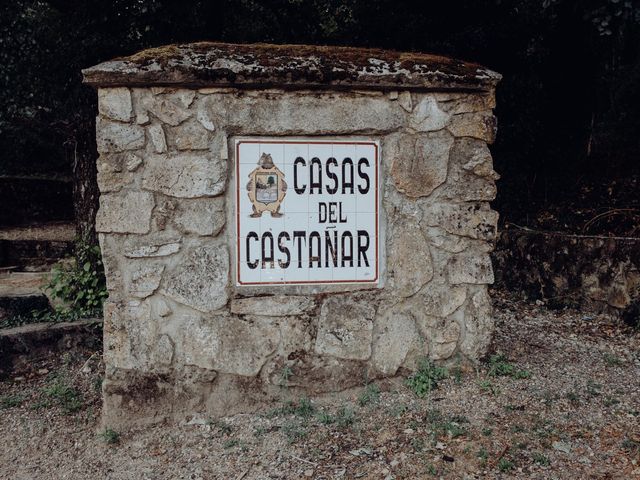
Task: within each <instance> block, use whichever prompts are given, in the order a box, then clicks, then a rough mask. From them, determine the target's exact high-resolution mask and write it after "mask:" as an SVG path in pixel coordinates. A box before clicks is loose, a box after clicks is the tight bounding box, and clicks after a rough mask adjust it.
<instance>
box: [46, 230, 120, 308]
mask: <svg viewBox="0 0 640 480" xmlns="http://www.w3.org/2000/svg"><path fill="white" fill-rule="evenodd" d="M47 289H48V291H49V292H50V293H51V295H52V296H53V297H54V298H56V299H59V300H61V301H62V302H64V306H63V307H61V308H59V309H58V310H57V311H56V313H55V314H54V318H53V319H54V320H55V319H70V318H80V317H92V316H101V315H102V304H103V302H104V300H105V299H106V298H107V296H108V293H107V286H106V280H105V276H104V268H103V265H102V258H101V254H100V247H99V246H98V245H90V244H89V243H88V242H87V241H86V240H81V241H79V242H77V243H76V252H75V258H74V259H73V261H72V262H71V263H68V264H64V263H63V264H58V265H56V266H55V267H54V268H53V269H52V276H51V279H50V280H49V285H48V286H47Z"/></svg>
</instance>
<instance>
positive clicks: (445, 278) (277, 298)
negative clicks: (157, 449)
mask: <svg viewBox="0 0 640 480" xmlns="http://www.w3.org/2000/svg"><path fill="white" fill-rule="evenodd" d="M98 94H99V117H98V120H97V144H98V149H99V152H100V158H99V160H98V171H99V173H98V182H99V186H100V190H101V192H102V193H101V198H100V211H99V214H98V218H97V230H98V231H99V232H100V243H101V246H102V252H103V256H104V263H105V267H106V273H107V281H108V289H109V300H108V301H107V302H106V305H105V324H104V355H105V363H106V366H107V371H106V377H105V382H104V387H103V388H104V399H105V405H104V410H103V421H104V423H105V425H109V426H119V427H122V426H127V425H130V424H131V422H132V421H135V422H137V423H140V422H143V421H159V420H163V419H167V418H169V419H174V420H179V419H181V418H183V417H184V416H185V415H188V414H195V413H199V414H202V415H214V416H215V415H221V414H231V413H234V412H240V411H248V410H251V409H254V408H256V406H258V405H260V404H262V403H264V402H267V401H269V400H273V399H275V398H279V397H280V396H281V394H282V388H283V387H287V388H288V389H289V391H290V392H291V393H292V394H300V395H302V394H305V395H313V394H319V393H323V392H332V391H340V390H344V389H347V388H350V387H354V386H357V385H362V384H364V383H365V382H366V381H367V380H371V379H375V378H380V377H384V376H393V375H396V374H398V373H399V372H407V371H410V370H412V369H413V368H414V367H415V366H416V362H417V361H418V359H420V358H421V357H429V358H431V359H433V360H434V361H441V362H446V361H449V360H451V359H454V358H456V359H462V360H468V361H474V360H477V359H478V358H479V357H480V356H481V355H482V354H483V353H484V352H485V350H486V348H487V345H488V343H489V341H490V339H491V335H492V331H493V319H492V315H491V304H490V299H489V297H488V293H487V284H490V283H492V282H493V270H492V266H491V260H490V257H489V253H490V251H491V250H492V248H493V242H494V240H495V236H496V224H497V220H498V214H497V213H496V212H494V211H492V210H491V209H490V207H489V203H488V202H489V201H491V200H492V199H493V198H494V196H495V194H496V187H495V180H496V179H497V178H498V176H497V174H496V173H495V172H494V170H493V167H492V160H491V155H490V153H489V149H488V147H487V144H490V143H491V142H493V140H494V136H495V132H496V122H495V118H494V116H493V114H492V109H493V107H494V94H493V89H492V88H491V89H487V91H483V90H479V89H477V90H474V91H472V92H459V91H457V92H429V91H422V92H421V91H415V90H414V91H397V90H389V89H379V90H372V89H368V90H357V89H354V88H352V89H343V90H335V89H314V90H305V89H295V90H288V89H287V90H279V89H275V88H269V89H247V88H243V89H237V88H232V87H224V88H218V87H213V88H209V87H207V88H190V89H185V88H167V87H159V86H158V87H152V86H150V87H148V88H126V87H113V88H111V87H102V88H100V89H99V92H98ZM258 135H262V136H266V135H269V136H297V137H300V136H310V137H316V136H324V137H326V136H334V137H340V138H351V137H358V136H366V137H367V138H372V139H377V140H379V141H380V145H381V151H380V157H381V165H380V169H381V189H382V190H381V192H382V207H383V208H382V213H381V228H382V229H384V232H381V233H382V234H383V236H382V238H384V239H385V245H384V246H383V247H384V248H382V253H383V255H384V256H386V261H385V262H382V264H383V265H385V264H386V269H383V270H382V272H381V275H382V284H381V288H371V287H370V286H369V287H367V286H358V285H355V286H348V285H346V286H345V285H331V286H278V287H264V286H263V287H250V288H247V287H235V286H234V285H235V284H234V282H233V281H232V278H234V277H233V274H234V272H233V268H234V267H233V265H234V263H235V262H234V261H233V260H234V259H233V255H234V250H233V248H231V245H233V244H234V242H235V238H234V235H235V228H234V223H233V221H232V218H233V195H234V194H235V192H234V191H233V190H234V188H233V187H232V185H234V179H233V175H234V168H233V165H234V154H235V153H234V151H233V148H232V147H233V140H234V137H237V136H258Z"/></svg>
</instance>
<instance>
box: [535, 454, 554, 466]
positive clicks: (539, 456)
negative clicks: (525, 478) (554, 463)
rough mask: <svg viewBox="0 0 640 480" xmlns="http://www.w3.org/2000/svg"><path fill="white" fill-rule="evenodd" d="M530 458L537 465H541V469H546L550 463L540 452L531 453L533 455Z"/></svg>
mask: <svg viewBox="0 0 640 480" xmlns="http://www.w3.org/2000/svg"><path fill="white" fill-rule="evenodd" d="M531 457H532V458H533V461H534V462H535V463H537V464H538V465H542V466H543V467H547V466H549V464H550V463H551V462H550V461H549V457H547V456H545V455H543V454H542V453H540V452H533V455H531Z"/></svg>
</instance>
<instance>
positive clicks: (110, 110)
mask: <svg viewBox="0 0 640 480" xmlns="http://www.w3.org/2000/svg"><path fill="white" fill-rule="evenodd" d="M98 112H100V115H102V116H104V117H107V118H109V119H111V120H117V121H119V122H128V121H129V120H131V115H132V113H133V109H132V107H131V92H129V89H128V88H124V87H117V88H101V89H100V90H98Z"/></svg>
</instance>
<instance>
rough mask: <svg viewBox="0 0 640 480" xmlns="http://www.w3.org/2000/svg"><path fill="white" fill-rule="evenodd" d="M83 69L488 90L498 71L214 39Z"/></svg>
mask: <svg viewBox="0 0 640 480" xmlns="http://www.w3.org/2000/svg"><path fill="white" fill-rule="evenodd" d="M82 73H83V74H84V82H85V83H87V84H89V85H92V86H94V87H116V86H134V87H144V86H183V87H233V88H329V89H375V90H381V89H411V90H445V91H492V90H493V89H494V88H495V86H496V84H497V83H498V82H499V81H500V79H501V75H500V74H498V73H496V72H493V71H491V70H489V69H487V68H484V67H482V66H481V65H477V64H474V63H467V62H463V61H460V60H455V59H452V58H447V57H441V56H437V55H428V54H424V53H409V52H394V51H389V50H378V49H364V48H351V47H329V46H312V45H270V44H242V45H236V44H230V43H214V42H198V43H189V44H181V45H167V46H164V47H158V48H150V49H147V50H143V51H141V52H139V53H136V54H134V55H131V56H129V57H124V58H116V59H114V60H110V61H108V62H103V63H101V64H99V65H96V66H94V67H91V68H87V69H85V70H83V71H82Z"/></svg>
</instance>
